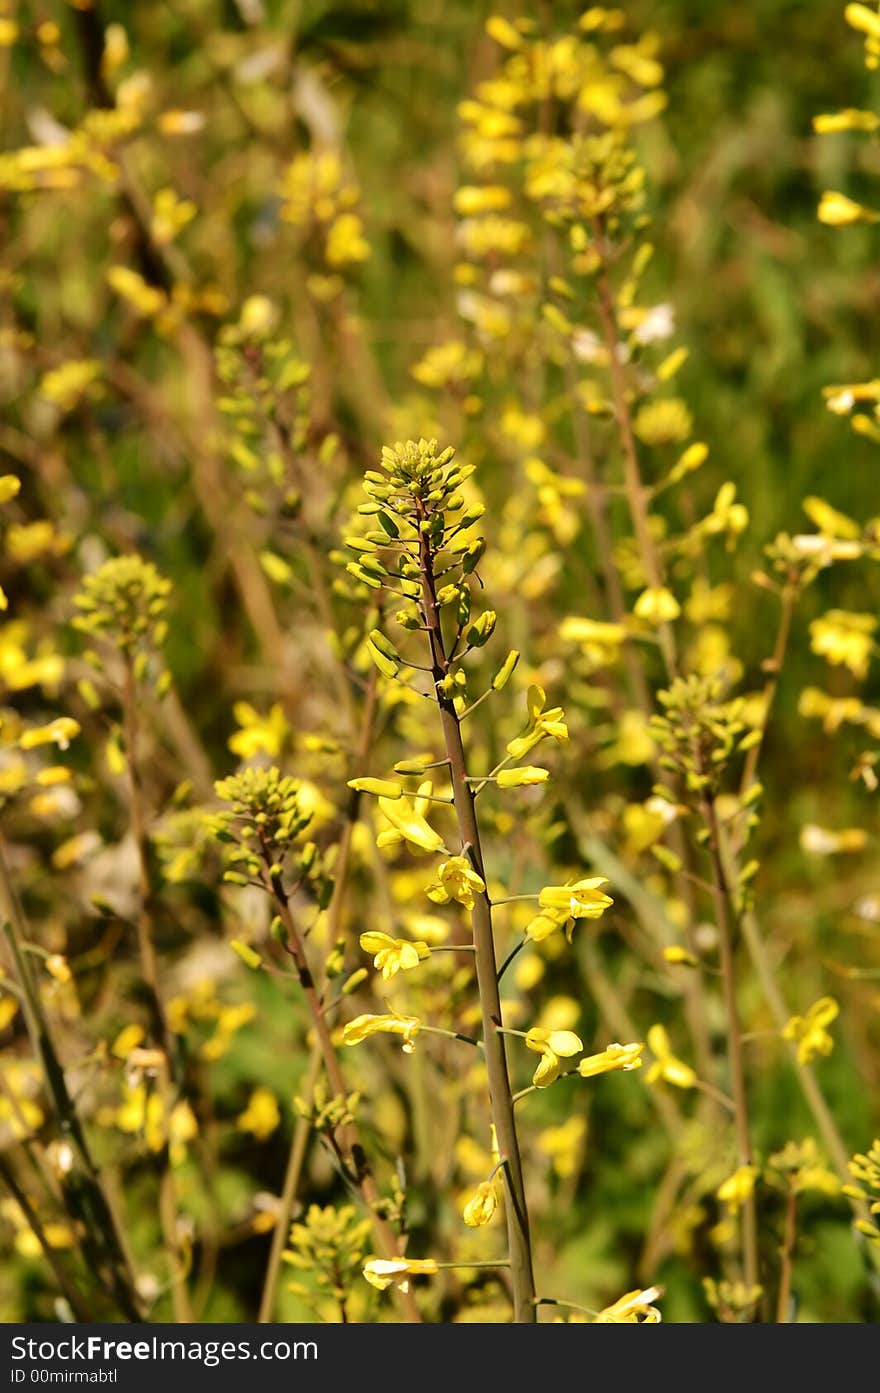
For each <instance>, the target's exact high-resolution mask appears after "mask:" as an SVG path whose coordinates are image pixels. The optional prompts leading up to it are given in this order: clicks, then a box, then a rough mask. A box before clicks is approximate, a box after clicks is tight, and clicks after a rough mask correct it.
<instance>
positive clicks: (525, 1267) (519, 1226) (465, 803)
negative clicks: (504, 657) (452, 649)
mask: <svg viewBox="0 0 880 1393" xmlns="http://www.w3.org/2000/svg"><path fill="white" fill-rule="evenodd" d="M419 563H420V570H421V581H422V608H423V617H424V620H425V624H426V626H427V628H428V637H429V642H430V648H431V666H432V672H433V676H434V682H435V684H436V688H437V704H438V707H439V709H440V722H441V725H442V728H443V739H444V743H445V747H446V755H447V758H448V760H449V769H450V776H451V780H452V794H453V798H454V800H455V813H456V818H457V820H458V831H459V837H460V839H461V844H462V846H464V847H468V849H469V850H468V855H469V857H470V860H471V864H472V865H473V868H474V870H475V871H476V873H477V875H478V876H479V877H480V879H481V880H482V881H483V884H484V885H485V884H486V871H485V867H484V864H483V853H482V845H481V840H480V829H479V826H478V824H477V817H476V810H475V807H474V796H475V795H474V792H473V790H472V789H471V786H470V784H469V782H468V777H467V766H466V763H465V754H464V746H463V744H462V738H461V723H460V719H459V716H458V713H457V712H456V710H455V706H454V705H453V702H452V700H451V699H450V698H449V697H447V696H445V695H443V693H442V688H441V687H440V685H439V684H440V683H441V682H442V681H443V679H444V677H445V676H446V674H447V671H448V667H449V661H448V659H447V656H446V651H445V648H444V644H443V634H442V631H441V628H440V616H439V611H438V608H437V595H436V587H435V581H434V557H433V552H432V549H431V543H430V540H429V538H428V536H427V534H426V533H425V532H420V534H419ZM471 923H472V929H473V936H474V948H475V949H476V953H475V959H476V968H477V987H478V990H479V994H480V1010H481V1014H482V1021H483V1043H484V1048H485V1053H486V1067H487V1072H488V1076H489V1102H490V1108H491V1113H492V1121H493V1122H494V1124H495V1132H496V1135H497V1138H498V1146H499V1150H500V1152H501V1154H502V1156H503V1158H504V1160H505V1161H506V1162H507V1165H506V1167H505V1171H504V1175H505V1191H506V1198H507V1203H506V1206H505V1209H506V1216H507V1240H508V1251H509V1255H510V1276H511V1285H512V1288H513V1307H514V1312H513V1318H514V1321H516V1322H517V1323H523V1324H533V1323H534V1322H535V1320H536V1318H537V1317H536V1312H535V1279H534V1274H533V1270H532V1248H531V1238H530V1234H529V1216H528V1209H527V1206H526V1193H525V1183H524V1180H523V1172H522V1159H521V1157H520V1150H519V1139H518V1137H517V1131H516V1120H515V1117H514V1110H513V1095H512V1092H511V1087H510V1077H509V1075H508V1072H507V1056H506V1054H505V1049H504V1040H503V1038H502V1036H501V1033H500V1027H501V1025H502V1015H501V999H500V996H499V993H498V964H497V962H496V958H495V942H494V937H493V932H492V905H491V902H490V900H489V896H488V893H487V892H486V891H485V890H483V891H481V892H480V893H479V894H476V895H475V896H474V907H473V910H472V913H471Z"/></svg>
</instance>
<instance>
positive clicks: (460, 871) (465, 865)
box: [425, 856, 486, 909]
mask: <svg viewBox="0 0 880 1393" xmlns="http://www.w3.org/2000/svg"><path fill="white" fill-rule="evenodd" d="M485 889H486V885H485V882H484V880H483V879H482V877H481V876H479V875H477V872H476V871H475V870H474V868H473V866H472V865H471V863H470V861H468V859H467V857H465V856H450V858H449V860H448V861H441V862H440V865H439V866H438V867H437V879H436V881H434V883H433V884H432V885H429V886H428V888H427V891H426V892H425V893H426V894H427V896H428V898H429V899H430V900H433V901H434V903H435V904H449V902H450V900H457V901H458V903H459V904H463V905H464V907H465V909H473V907H474V895H475V894H478V895H479V894H482V893H483V891H484V890H485Z"/></svg>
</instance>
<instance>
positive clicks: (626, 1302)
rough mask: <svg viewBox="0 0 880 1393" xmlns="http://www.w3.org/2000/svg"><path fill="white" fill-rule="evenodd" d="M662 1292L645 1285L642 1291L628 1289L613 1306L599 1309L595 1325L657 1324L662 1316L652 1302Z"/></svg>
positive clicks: (658, 1288)
mask: <svg viewBox="0 0 880 1393" xmlns="http://www.w3.org/2000/svg"><path fill="white" fill-rule="evenodd" d="M662 1294H663V1293H662V1290H661V1288H660V1287H647V1288H646V1290H644V1291H639V1290H636V1291H628V1292H627V1293H626V1295H625V1296H621V1297H620V1299H619V1300H618V1301H615V1303H614V1305H613V1306H606V1307H605V1309H604V1311H600V1312H599V1314H598V1315H597V1317H596V1319H595V1322H594V1323H595V1324H596V1325H658V1324H659V1323H660V1321H661V1320H662V1316H661V1315H660V1312H659V1311H658V1310H657V1307H656V1306H655V1305H653V1302H655V1301H656V1300H657V1298H658V1297H659V1296H662Z"/></svg>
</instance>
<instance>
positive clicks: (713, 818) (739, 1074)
mask: <svg viewBox="0 0 880 1393" xmlns="http://www.w3.org/2000/svg"><path fill="white" fill-rule="evenodd" d="M703 817H704V820H705V823H706V827H707V829H708V832H709V859H710V863H711V867H712V893H713V899H714V902H715V918H716V922H717V924H718V939H719V949H720V955H721V975H722V979H723V983H724V1004H725V1013H726V1018H727V1053H728V1058H729V1061H730V1083H731V1092H732V1094H733V1103H734V1125H735V1130H736V1146H737V1159H738V1162H739V1164H740V1165H741V1166H750V1165H751V1164H752V1145H751V1139H750V1134H749V1105H748V1095H747V1092H746V1076H745V1064H744V1059H743V1044H742V1029H741V1026H740V1021H739V1007H738V1006H737V1000H736V973H735V967H734V952H733V924H732V914H731V897H730V888H729V886H728V884H727V877H726V875H725V871H724V865H723V863H722V860H721V843H720V832H719V827H718V815H717V812H716V809H715V799H714V797H713V795H712V794H711V793H707V794H705V795H704V797H703ZM742 1251H743V1276H744V1279H745V1283H746V1286H747V1287H754V1286H757V1285H758V1271H759V1269H758V1220H757V1210H756V1207H755V1197H754V1194H751V1195H750V1196H749V1197H748V1199H747V1200H746V1201H745V1203H744V1204H743V1207H742Z"/></svg>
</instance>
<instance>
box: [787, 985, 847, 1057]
mask: <svg viewBox="0 0 880 1393" xmlns="http://www.w3.org/2000/svg"><path fill="white" fill-rule="evenodd" d="M839 1014H840V1007H839V1006H838V1004H837V1002H836V1001H835V1000H834V997H833V996H820V997H819V1000H818V1001H814V1002H813V1004H812V1006H811V1007H810V1008H809V1010H808V1011H807V1012H806V1014H805V1015H803V1016H792V1018H791V1020H790V1021H789V1022H788V1023H787V1025H786V1026H785V1027H784V1029H783V1031H782V1034H783V1037H784V1038H785V1039H786V1040H796V1041H797V1057H798V1059H799V1060H800V1062H801V1064H808V1063H809V1062H810V1060H811V1059H813V1058H815V1056H816V1055H819V1054H821V1055H829V1054H830V1053H831V1051H832V1050H833V1049H834V1039H833V1036H831V1035H830V1034H829V1033H828V1030H827V1029H826V1027H827V1026H829V1025H830V1024H831V1022H832V1021H833V1020H836V1019H837V1017H838V1015H839Z"/></svg>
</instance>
